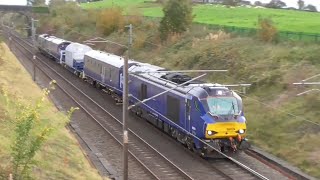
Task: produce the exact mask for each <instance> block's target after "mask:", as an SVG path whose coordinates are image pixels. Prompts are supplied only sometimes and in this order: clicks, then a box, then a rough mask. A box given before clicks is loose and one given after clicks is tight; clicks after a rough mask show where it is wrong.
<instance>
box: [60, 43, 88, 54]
mask: <svg viewBox="0 0 320 180" xmlns="http://www.w3.org/2000/svg"><path fill="white" fill-rule="evenodd" d="M90 50H92V48H91V47H90V46H87V45H84V44H80V43H71V44H70V45H68V46H67V48H66V51H70V52H87V51H90Z"/></svg>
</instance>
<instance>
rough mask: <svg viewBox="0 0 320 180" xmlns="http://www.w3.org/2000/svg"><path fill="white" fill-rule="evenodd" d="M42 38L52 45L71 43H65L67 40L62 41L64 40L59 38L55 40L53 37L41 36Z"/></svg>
mask: <svg viewBox="0 0 320 180" xmlns="http://www.w3.org/2000/svg"><path fill="white" fill-rule="evenodd" d="M42 37H43V38H45V39H46V40H47V41H50V42H52V43H54V44H58V45H59V44H62V43H65V42H68V43H71V42H70V41H67V40H64V39H60V38H57V37H55V36H46V35H44V36H42Z"/></svg>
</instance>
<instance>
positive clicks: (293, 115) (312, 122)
mask: <svg viewBox="0 0 320 180" xmlns="http://www.w3.org/2000/svg"><path fill="white" fill-rule="evenodd" d="M235 91H236V92H238V93H240V94H241V96H243V97H245V98H248V99H251V100H253V101H255V102H258V103H260V104H262V105H264V106H266V107H269V108H271V109H274V110H276V111H279V112H281V113H284V114H287V115H289V116H292V117H295V118H297V119H301V120H303V121H306V122H309V123H311V124H313V125H316V126H320V123H318V122H314V121H311V120H309V119H306V118H303V117H301V116H297V115H295V114H292V113H290V112H287V111H283V110H279V109H278V108H276V107H273V106H272V105H270V104H267V103H265V102H262V101H260V100H257V99H255V98H252V97H249V96H246V95H244V93H242V92H240V91H237V90H235Z"/></svg>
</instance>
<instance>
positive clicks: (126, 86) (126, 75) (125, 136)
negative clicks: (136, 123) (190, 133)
mask: <svg viewBox="0 0 320 180" xmlns="http://www.w3.org/2000/svg"><path fill="white" fill-rule="evenodd" d="M126 27H128V28H129V42H128V55H127V57H126V58H124V65H123V77H124V79H123V84H124V85H123V93H122V99H123V106H122V111H123V112H122V113H123V115H122V123H123V179H124V180H127V179H128V142H129V140H128V127H127V120H128V115H129V112H128V105H129V101H128V99H129V94H128V93H129V72H128V71H129V70H128V68H129V66H128V61H129V58H130V48H131V45H132V24H130V25H129V26H126Z"/></svg>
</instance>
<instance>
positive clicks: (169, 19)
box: [159, 0, 194, 40]
mask: <svg viewBox="0 0 320 180" xmlns="http://www.w3.org/2000/svg"><path fill="white" fill-rule="evenodd" d="M163 12H164V16H163V18H162V19H161V22H160V26H159V32H160V37H161V39H162V40H166V39H167V37H168V35H170V34H180V33H182V32H185V31H186V30H187V29H188V28H189V27H190V26H191V24H192V20H193V17H194V16H193V15H192V6H191V2H190V1H188V0H169V1H168V3H167V4H166V5H165V7H164V8H163Z"/></svg>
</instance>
